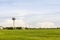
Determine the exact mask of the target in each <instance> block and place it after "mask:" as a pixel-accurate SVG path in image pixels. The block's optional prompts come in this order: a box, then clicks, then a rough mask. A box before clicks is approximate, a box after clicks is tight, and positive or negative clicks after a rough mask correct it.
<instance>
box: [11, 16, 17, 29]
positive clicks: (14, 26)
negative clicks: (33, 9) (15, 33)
mask: <svg viewBox="0 0 60 40" xmlns="http://www.w3.org/2000/svg"><path fill="white" fill-rule="evenodd" d="M12 20H13V28H15V20H16V18H15V17H13V18H12Z"/></svg>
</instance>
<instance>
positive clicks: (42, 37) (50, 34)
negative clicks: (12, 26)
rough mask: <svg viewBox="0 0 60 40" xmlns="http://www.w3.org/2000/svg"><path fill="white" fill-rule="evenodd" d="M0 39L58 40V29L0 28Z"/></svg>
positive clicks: (59, 34) (59, 35)
mask: <svg viewBox="0 0 60 40" xmlns="http://www.w3.org/2000/svg"><path fill="white" fill-rule="evenodd" d="M0 40H60V29H34V30H30V29H29V30H22V29H21V30H17V29H16V30H0Z"/></svg>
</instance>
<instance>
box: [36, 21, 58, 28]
mask: <svg viewBox="0 0 60 40" xmlns="http://www.w3.org/2000/svg"><path fill="white" fill-rule="evenodd" d="M37 27H40V28H57V26H56V25H55V23H53V22H49V21H45V22H39V23H37Z"/></svg>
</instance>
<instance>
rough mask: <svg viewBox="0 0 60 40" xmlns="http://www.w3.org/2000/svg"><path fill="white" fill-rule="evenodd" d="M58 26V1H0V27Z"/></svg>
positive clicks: (59, 11) (59, 22) (59, 12)
mask: <svg viewBox="0 0 60 40" xmlns="http://www.w3.org/2000/svg"><path fill="white" fill-rule="evenodd" d="M12 17H15V18H16V26H22V25H24V26H29V25H31V26H33V27H36V26H39V27H47V26H50V27H53V26H54V27H57V26H60V0H0V25H1V26H12V20H11V18H12Z"/></svg>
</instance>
